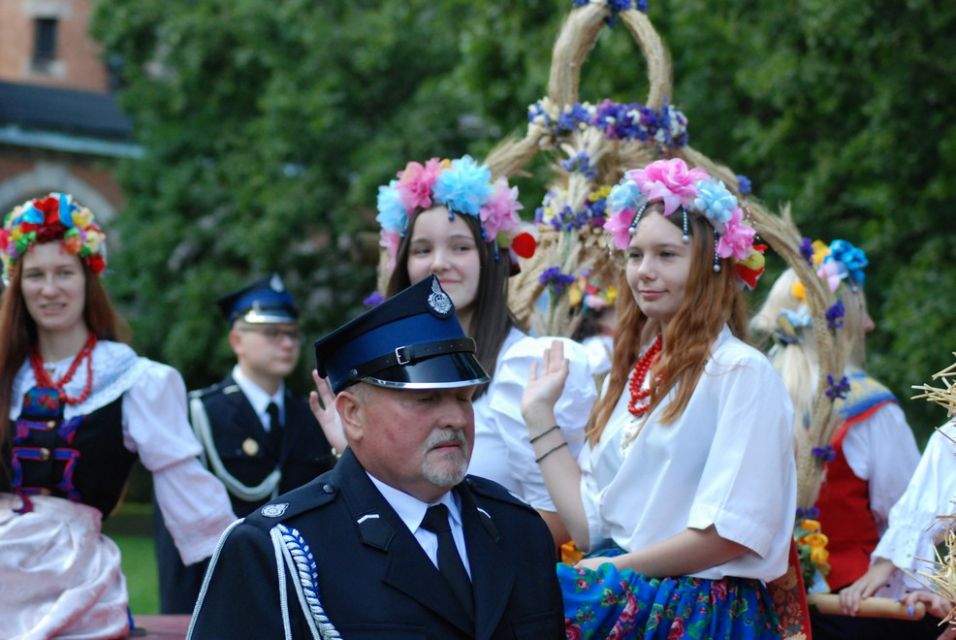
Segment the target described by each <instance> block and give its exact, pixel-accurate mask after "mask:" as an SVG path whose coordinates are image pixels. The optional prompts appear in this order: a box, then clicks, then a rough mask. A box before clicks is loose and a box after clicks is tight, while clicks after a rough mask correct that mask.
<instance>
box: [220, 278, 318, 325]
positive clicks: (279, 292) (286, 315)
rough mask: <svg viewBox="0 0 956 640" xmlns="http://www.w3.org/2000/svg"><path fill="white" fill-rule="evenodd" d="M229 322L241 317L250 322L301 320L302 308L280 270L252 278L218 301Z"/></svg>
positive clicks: (268, 322) (269, 322)
mask: <svg viewBox="0 0 956 640" xmlns="http://www.w3.org/2000/svg"><path fill="white" fill-rule="evenodd" d="M216 304H218V305H219V309H220V310H221V311H222V315H223V316H225V317H226V320H227V321H228V322H229V324H232V323H233V322H235V321H236V320H242V321H244V322H248V323H249V324H279V323H286V322H298V319H299V309H298V307H296V305H295V300H293V298H292V294H291V293H289V291H288V289H286V288H285V284H283V282H282V278H280V277H279V274H277V273H273V274H272V275H271V276H267V277H265V278H261V279H259V280H256V281H254V282H251V283H249V284H247V285H246V286H244V287H243V288H242V289H239V290H238V291H234V292H232V293H230V294H229V295H226V296H223V297H222V298H219V300H217V301H216Z"/></svg>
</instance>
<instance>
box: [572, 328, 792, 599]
mask: <svg viewBox="0 0 956 640" xmlns="http://www.w3.org/2000/svg"><path fill="white" fill-rule="evenodd" d="M673 393H674V392H673V391H671V393H670V394H669V395H668V397H667V398H665V399H664V401H663V402H661V403H660V404H659V405H658V406H657V407H656V408H655V410H654V412H653V413H652V414H651V415H650V417H649V419H648V421H647V423H646V424H645V425H644V427H643V429H641V430H640V431H639V432H638V435H637V437H636V438H634V439H633V441H632V442H630V443H629V444H628V440H629V437H628V436H629V434H632V433H633V432H634V431H635V429H634V427H635V424H636V420H635V418H634V417H633V416H631V414H630V413H629V412H628V409H627V405H628V402H629V400H630V394H629V392H628V391H627V388H626V387H625V390H624V392H623V393H622V394H621V398H620V399H619V400H618V403H617V406H616V407H615V408H614V411H613V413H612V414H611V417H610V419H609V421H608V424H607V426H606V428H605V430H604V432H603V434H602V435H601V440H600V441H599V442H598V443H597V444H596V445H595V446H594V447H591V446H590V445H588V446H586V447H585V448H584V450H583V451H582V452H581V455H580V456H579V459H578V462H579V464H580V466H581V471H582V476H581V497H582V501H583V503H584V508H585V512H586V514H587V518H588V529H589V534H590V540H591V547H592V549H596V548H599V547H600V546H602V542H603V543H604V544H606V542H607V541H608V540H610V541H613V542H614V543H616V544H617V545H618V546H620V547H621V548H623V549H625V550H628V551H633V550H637V549H642V548H645V547H648V546H650V545H653V544H656V543H658V542H661V541H663V540H665V539H667V538H670V537H672V536H674V535H677V534H678V533H680V532H682V531H684V530H686V529H688V528H693V529H706V528H708V527H710V526H711V525H713V526H714V527H715V528H716V530H717V533H718V534H719V535H720V536H721V537H722V538H725V539H727V540H732V541H733V542H736V543H738V544H741V545H743V546H745V547H747V548H748V549H750V551H749V552H748V553H745V554H744V555H742V556H740V557H737V558H735V559H733V560H731V561H729V562H726V563H724V564H720V565H716V566H714V567H710V568H708V569H705V570H703V571H700V572H698V573H695V574H692V575H694V576H696V577H701V578H709V579H719V578H722V577H724V576H736V577H742V578H757V579H760V580H764V581H768V580H773V579H774V578H777V577H779V576H780V575H782V574H783V573H784V572H785V571H786V568H787V560H788V553H789V550H790V541H791V537H792V535H793V522H794V514H795V510H796V466H795V463H794V454H793V446H792V439H791V429H792V425H793V409H792V407H791V404H790V400H789V397H788V395H787V391H786V389H785V388H784V386H783V383H782V382H781V380H780V378H779V377H778V375H777V373H776V372H775V371H774V369H773V367H772V366H771V364H770V362H769V361H768V360H767V359H766V357H764V355H763V354H761V353H760V352H759V351H757V350H756V349H753V348H752V347H750V346H748V345H746V344H745V343H743V342H742V341H740V340H738V339H737V338H735V337H733V335H732V334H731V332H730V330H729V329H728V328H727V327H724V329H723V330H722V331H721V333H720V335H719V336H718V337H717V340H716V341H715V342H714V344H713V346H712V347H711V356H710V359H709V360H708V361H707V364H706V365H705V368H704V373H703V374H702V375H701V378H700V380H699V381H698V383H697V386H696V388H695V389H694V392H693V394H692V395H691V397H690V400H689V402H688V404H687V407H686V409H685V410H684V412H683V413H682V414H681V415H680V416H679V417H678V418H677V419H676V420H675V421H674V422H673V423H671V424H661V423H660V422H659V418H660V414H661V413H662V412H663V410H664V408H665V407H666V406H667V404H668V401H669V400H671V399H672V398H673Z"/></svg>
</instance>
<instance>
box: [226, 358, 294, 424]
mask: <svg viewBox="0 0 956 640" xmlns="http://www.w3.org/2000/svg"><path fill="white" fill-rule="evenodd" d="M232 379H233V380H235V381H236V384H237V385H239V388H240V389H241V390H242V392H243V393H244V394H245V396H246V399H247V400H249V404H251V405H252V409H253V411H255V412H256V415H257V416H259V422H261V423H262V428H263V429H265V430H266V432H268V431H269V429H270V427H271V426H272V421H271V420H270V419H269V411H268V409H269V403H270V402H274V403H276V406H277V407H279V422H280V423H281V424H285V400H284V399H283V398H284V396H285V382H280V383H279V388H278V390H276V392H275V394H273V395H271V396H270V395H269V394H268V393H266V391H265V390H264V389H263V388H262V387H260V386H259V385H257V384H256V383H255V382H253V381H252V380H251V379H250V378H249V376H247V375H246V374H244V373H243V372H242V369H240V368H239V365H238V364H237V365H236V366H234V367H233V368H232Z"/></svg>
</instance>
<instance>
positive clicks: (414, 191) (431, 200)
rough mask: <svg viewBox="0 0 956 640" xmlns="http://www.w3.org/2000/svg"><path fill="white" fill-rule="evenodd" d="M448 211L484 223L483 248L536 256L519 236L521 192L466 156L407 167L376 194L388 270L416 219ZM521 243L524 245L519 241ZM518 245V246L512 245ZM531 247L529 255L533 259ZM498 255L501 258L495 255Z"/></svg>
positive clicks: (530, 239) (378, 217)
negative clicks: (438, 210) (422, 214)
mask: <svg viewBox="0 0 956 640" xmlns="http://www.w3.org/2000/svg"><path fill="white" fill-rule="evenodd" d="M437 206H444V207H446V208H447V209H448V215H449V217H451V216H454V214H456V213H457V214H459V215H467V216H473V217H475V218H477V219H478V220H479V221H480V223H481V236H482V239H483V240H484V241H485V242H494V243H495V250H496V251H497V249H498V247H502V248H509V247H510V249H511V250H513V251H514V252H516V253H517V255H520V256H521V257H523V258H528V257H530V256H531V254H533V253H534V246H533V244H534V241H533V238H531V237H530V236H528V238H524V237H523V236H525V235H527V234H518V233H517V232H518V230H519V228H520V226H521V218H520V217H519V216H518V211H519V210H520V209H521V208H522V206H521V203H520V202H518V187H510V186H509V185H508V181H507V180H506V179H505V178H503V177H501V178H498V179H497V180H492V179H491V170H490V169H489V168H488V167H487V166H485V165H483V164H478V163H477V162H475V160H474V159H473V158H472V157H471V156H468V155H465V156H462V157H461V158H458V159H456V160H440V159H439V158H432V159H430V160H428V161H427V162H426V163H425V164H421V163H419V162H414V161H413V162H409V163H408V164H407V165H405V168H404V169H403V170H402V171H399V172H398V177H397V178H395V179H393V180H392V181H391V182H389V183H388V184H387V185H385V186H381V187H379V188H378V215H377V216H375V219H376V220H377V221H378V223H379V224H380V225H381V227H382V229H381V245H382V246H383V247H385V249H386V250H387V251H388V256H389V268H390V269H391V268H394V260H395V255H396V253H397V252H398V245H399V242H400V241H401V239H402V238H403V237H404V236H405V234H406V233H407V232H408V228H409V226H410V225H409V223H410V221H411V219H412V216H414V215H415V214H416V213H419V212H421V211H424V210H426V209H429V208H431V207H437ZM519 236H520V237H521V240H520V241H517V240H518V237H519ZM513 241H517V242H513ZM529 242H530V245H531V246H530V253H529ZM496 255H497V254H496Z"/></svg>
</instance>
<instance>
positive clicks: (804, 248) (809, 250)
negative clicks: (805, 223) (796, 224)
mask: <svg viewBox="0 0 956 640" xmlns="http://www.w3.org/2000/svg"><path fill="white" fill-rule="evenodd" d="M800 255H801V256H803V259H804V260H806V261H807V264H808V265H810V266H811V267H812V266H813V240H811V239H810V238H807V237H804V238H803V239H802V240H801V241H800Z"/></svg>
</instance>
